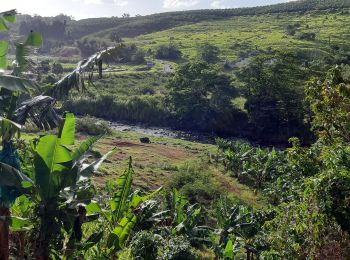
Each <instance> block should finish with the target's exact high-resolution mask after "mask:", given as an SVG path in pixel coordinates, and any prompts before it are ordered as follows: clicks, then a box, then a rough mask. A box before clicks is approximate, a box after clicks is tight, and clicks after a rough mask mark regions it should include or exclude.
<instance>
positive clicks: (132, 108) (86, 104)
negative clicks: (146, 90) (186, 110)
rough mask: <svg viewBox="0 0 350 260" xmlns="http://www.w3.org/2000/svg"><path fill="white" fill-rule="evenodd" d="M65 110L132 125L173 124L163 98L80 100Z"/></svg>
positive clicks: (66, 104) (68, 103)
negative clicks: (123, 121)
mask: <svg viewBox="0 0 350 260" xmlns="http://www.w3.org/2000/svg"><path fill="white" fill-rule="evenodd" d="M64 110H68V111H71V112H73V113H75V114H78V115H90V116H96V117H101V118H106V119H109V120H116V121H118V120H125V121H128V122H131V123H147V124H153V125H167V123H168V124H171V117H170V114H169V112H168V111H167V110H166V108H165V107H164V103H163V98H162V97H161V96H149V95H145V96H131V97H118V98H114V97H111V96H102V97H98V98H96V99H91V98H80V99H74V100H68V101H67V102H66V103H65V104H64Z"/></svg>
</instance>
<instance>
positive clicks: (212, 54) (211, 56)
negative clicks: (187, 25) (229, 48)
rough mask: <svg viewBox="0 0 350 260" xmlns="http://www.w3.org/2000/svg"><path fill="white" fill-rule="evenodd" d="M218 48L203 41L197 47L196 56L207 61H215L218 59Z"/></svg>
mask: <svg viewBox="0 0 350 260" xmlns="http://www.w3.org/2000/svg"><path fill="white" fill-rule="evenodd" d="M219 54H220V49H219V48H218V47H217V46H215V45H212V44H210V43H205V44H204V45H202V46H201V47H200V48H199V49H198V56H199V58H200V59H202V60H203V61H205V62H207V63H216V62H217V61H219Z"/></svg>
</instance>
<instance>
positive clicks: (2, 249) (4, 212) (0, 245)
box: [0, 206, 10, 260]
mask: <svg viewBox="0 0 350 260" xmlns="http://www.w3.org/2000/svg"><path fill="white" fill-rule="evenodd" d="M0 216H1V217H5V218H6V219H4V220H0V260H8V259H9V255H10V253H9V230H10V228H9V222H8V217H9V216H10V210H9V209H8V208H6V207H3V206H0Z"/></svg>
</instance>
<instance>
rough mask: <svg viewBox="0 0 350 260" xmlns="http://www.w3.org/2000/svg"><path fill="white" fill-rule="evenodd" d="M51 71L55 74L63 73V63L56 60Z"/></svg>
mask: <svg viewBox="0 0 350 260" xmlns="http://www.w3.org/2000/svg"><path fill="white" fill-rule="evenodd" d="M51 71H52V73H54V74H62V73H63V66H62V64H61V63H56V62H55V63H54V64H52V68H51Z"/></svg>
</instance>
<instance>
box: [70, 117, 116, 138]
mask: <svg viewBox="0 0 350 260" xmlns="http://www.w3.org/2000/svg"><path fill="white" fill-rule="evenodd" d="M76 128H77V131H78V132H80V133H84V134H88V135H104V134H111V133H112V129H111V128H110V127H109V125H108V123H107V122H105V121H101V120H97V119H96V118H93V117H89V116H87V117H83V118H79V119H77V123H76Z"/></svg>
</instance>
